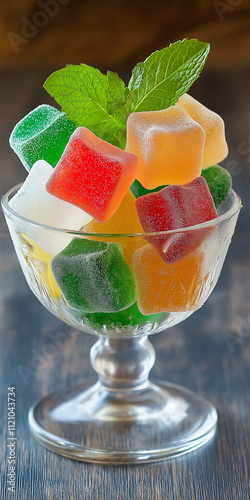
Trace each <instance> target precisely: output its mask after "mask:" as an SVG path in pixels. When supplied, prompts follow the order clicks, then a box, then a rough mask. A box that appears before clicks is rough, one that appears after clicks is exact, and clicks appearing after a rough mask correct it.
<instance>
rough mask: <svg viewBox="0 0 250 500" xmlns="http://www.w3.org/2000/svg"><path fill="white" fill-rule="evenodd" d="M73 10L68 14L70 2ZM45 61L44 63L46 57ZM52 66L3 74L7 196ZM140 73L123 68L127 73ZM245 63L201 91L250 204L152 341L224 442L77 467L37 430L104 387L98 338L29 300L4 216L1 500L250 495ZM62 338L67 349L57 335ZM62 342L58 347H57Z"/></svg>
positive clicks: (207, 81) (249, 110) (238, 498)
mask: <svg viewBox="0 0 250 500" xmlns="http://www.w3.org/2000/svg"><path fill="white" fill-rule="evenodd" d="M65 8H66V7H65ZM38 62H39V61H38ZM51 67H52V63H51V64H50V67H49V68H48V67H44V66H43V67H38V64H37V66H36V67H34V66H33V67H27V68H25V70H24V69H23V68H22V67H20V68H16V67H15V68H14V67H13V68H9V69H2V71H1V79H0V89H1V93H0V109H1V118H2V119H1V122H0V145H1V149H0V152H1V153H0V154H1V163H0V172H1V183H0V190H1V194H3V193H4V192H5V191H6V190H7V189H9V188H10V187H11V186H12V185H13V184H15V183H17V182H19V181H21V180H23V179H24V177H25V171H24V170H23V168H22V166H21V165H20V163H19V161H18V159H17V157H16V156H15V155H14V153H13V152H12V151H11V150H10V149H9V146H8V137H9V134H10V132H11V130H12V128H13V126H14V124H15V123H16V122H17V120H19V119H20V118H21V117H22V116H23V115H24V114H26V113H27V112H28V111H30V110H31V109H32V108H34V107H35V106H36V105H38V104H40V103H43V102H47V103H52V104H53V101H52V100H50V98H49V97H48V96H47V95H46V93H45V91H43V89H42V83H43V82H44V80H45V78H46V77H47V76H48V75H49V73H50V71H51ZM130 70H131V67H129V66H128V65H127V66H126V65H124V66H123V67H122V73H123V75H124V76H125V78H128V76H129V73H130ZM249 79H250V69H249V68H248V67H245V68H238V69H237V71H236V70H235V69H229V68H228V69H224V70H223V71H222V70H221V71H218V69H217V70H215V69H214V70H212V69H210V70H209V71H206V72H204V74H203V75H202V77H201V78H200V80H199V81H198V82H197V83H195V85H194V87H193V90H192V94H193V95H194V96H196V97H197V98H200V100H201V101H202V102H203V103H204V104H206V105H208V106H210V107H211V108H212V109H214V110H216V111H217V112H218V113H220V114H221V115H222V116H223V117H224V119H225V121H226V129H227V138H228V143H229V147H230V155H229V157H228V158H227V159H226V160H225V161H224V163H223V164H224V166H225V167H226V168H229V170H231V171H233V173H234V175H233V183H234V187H235V189H236V191H237V192H238V193H239V194H240V195H241V197H242V200H243V209H242V211H241V214H240V219H239V222H238V225H237V229H236V233H235V236H234V238H233V241H232V244H231V247H230V250H229V253H228V257H227V260H226V262H225V265H224V268H223V271H222V274H221V278H220V281H219V283H218V285H217V287H216V289H215V290H214V292H213V294H212V296H211V297H210V299H209V300H208V302H207V303H206V304H205V305H204V307H203V308H202V309H201V310H199V311H198V312H197V313H195V314H194V315H193V316H191V317H190V318H189V319H188V320H186V321H185V322H184V323H182V324H180V325H178V326H176V327H174V328H172V330H169V331H166V332H163V333H160V334H157V335H155V336H152V337H151V341H152V343H153V344H154V346H155V349H156V353H157V361H156V364H155V366H154V368H153V370H152V378H155V379H162V380H169V381H171V382H175V383H178V384H182V385H185V386H186V387H188V388H190V389H192V390H194V391H196V392H197V393H199V394H200V395H202V396H204V397H205V398H207V399H208V400H210V401H211V402H212V403H213V404H214V405H215V406H216V408H217V410H218V415H219V422H218V432H217V435H216V438H215V439H214V440H213V442H211V443H210V444H208V445H207V446H206V447H204V448H202V449H200V450H198V451H196V452H194V453H192V454H189V455H186V456H183V457H181V458H179V459H177V460H172V461H164V462H161V463H158V464H152V465H138V466H122V467H106V466H95V465H89V464H84V463H81V462H76V461H70V460H68V459H66V458H63V457H60V456H58V455H55V454H53V453H51V452H49V451H47V450H45V448H43V447H42V446H40V445H39V444H38V443H37V442H36V441H35V440H34V439H33V438H32V436H31V435H30V432H29V429H28V423H27V412H28V409H29V407H30V405H31V404H32V403H33V402H34V400H35V399H37V398H40V397H42V396H44V395H46V394H47V393H49V392H52V391H54V390H57V389H58V388H60V387H65V386H66V387H70V386H73V385H74V384H76V383H78V382H79V381H81V380H85V379H88V380H90V381H92V382H93V381H94V380H95V374H94V372H93V371H92V369H91V366H90V362H89V349H90V347H91V345H92V344H93V342H94V341H95V338H94V337H91V336H90V335H87V334H86V335H85V334H82V333H79V334H77V333H76V332H75V331H74V330H72V329H70V328H69V327H67V326H65V325H64V324H63V323H62V322H60V321H59V320H57V318H55V317H54V316H52V315H51V314H50V313H49V312H48V311H47V310H46V309H45V308H44V307H42V306H41V305H40V303H39V302H38V300H37V299H36V298H35V297H34V296H33V295H32V293H31V292H30V290H29V289H28V286H27V284H26V282H25V280H24V277H23V275H22V272H21V270H20V268H19V264H18V262H17V259H16V256H15V254H14V250H13V248H12V244H11V241H10V238H9V235H8V231H7V227H6V225H5V222H4V219H3V216H2V215H0V256H1V257H0V311H1V321H0V357H1V358H0V360H1V363H0V371H1V377H0V387H1V392H0V394H1V397H0V408H1V413H0V415H1V423H2V426H1V447H0V454H1V471H0V475H1V477H0V498H1V499H3V500H5V499H7V500H8V499H12V498H15V499H18V500H28V499H34V500H46V499H53V500H54V499H60V500H61V499H62V500H68V499H69V500H78V499H79V500H80V499H84V500H110V499H112V500H141V499H143V500H160V499H164V500H165V499H171V500H172V499H173V500H183V499H185V500H191V499H192V500H198V499H199V500H204V499H209V500H214V499H216V500H218V499H223V500H224V499H225V500H231V499H235V500H248V499H249V497H250V485H249V459H250V392H249V380H250V308H249V305H250V304H249V303H250V300H249V299H250V293H249V292H250V289H249V282H250V263H249V248H250V234H249V222H250V220H249V218H250V189H249V186H250V121H249V117H250V103H249ZM61 333H63V334H64V339H65V341H64V345H63V346H60V345H56V339H57V338H58V336H59V335H61ZM51 346H54V349H53V351H51V349H52V347H51ZM10 385H15V386H16V394H17V396H16V404H17V414H16V425H17V438H18V439H17V462H16V464H17V488H16V489H17V493H16V495H13V494H11V493H10V494H8V493H7V488H6V481H7V475H6V474H7V470H6V468H7V448H6V444H7V440H6V438H7V431H6V425H7V388H8V386H10Z"/></svg>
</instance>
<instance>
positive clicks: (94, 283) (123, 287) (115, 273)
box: [51, 238, 136, 313]
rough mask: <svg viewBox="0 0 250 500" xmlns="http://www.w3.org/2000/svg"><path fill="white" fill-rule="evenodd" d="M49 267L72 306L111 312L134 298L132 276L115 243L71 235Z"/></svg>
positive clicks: (126, 306)
mask: <svg viewBox="0 0 250 500" xmlns="http://www.w3.org/2000/svg"><path fill="white" fill-rule="evenodd" d="M51 269H52V273H53V276H54V278H55V280H56V283H57V285H58V287H59V288H60V290H61V292H62V295H63V297H64V298H65V301H66V302H67V303H68V304H69V306H70V307H72V308H73V309H76V310H80V311H83V312H88V313H97V312H98V313H99V312H105V313H109V312H112V313H113V312H118V311H122V310H123V309H126V308H128V307H130V306H131V305H132V304H133V303H134V302H135V301H136V291H135V283H134V278H133V275H132V272H131V270H130V268H129V266H128V264H127V263H126V261H125V259H124V257H123V255H122V250H121V247H120V245H119V244H118V243H108V244H107V243H104V242H100V241H90V240H87V239H81V238H74V239H73V240H72V241H71V243H70V244H69V245H68V246H67V247H66V248H65V249H64V250H63V251H62V252H60V253H59V254H58V255H56V256H55V257H54V258H53V259H52V261H51Z"/></svg>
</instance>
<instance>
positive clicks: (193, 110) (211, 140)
mask: <svg viewBox="0 0 250 500" xmlns="http://www.w3.org/2000/svg"><path fill="white" fill-rule="evenodd" d="M179 104H180V105H181V106H182V107H183V108H185V110H186V111H187V112H188V114H189V115H190V116H191V117H192V118H193V120H195V121H196V122H197V123H199V124H200V125H201V126H202V127H203V128H204V130H205V132H206V140H205V146H204V154H203V164H202V168H207V167H211V166H212V165H215V164H216V163H219V162H221V161H222V160H224V158H226V156H227V155H228V147H227V143H226V138H225V125H224V121H223V120H222V118H221V117H220V116H219V115H217V113H214V111H211V110H210V109H208V108H206V107H205V106H203V104H201V103H200V102H198V101H196V99H194V98H193V97H191V96H190V95H188V94H184V95H183V96H181V97H180V98H179V101H178V105H179Z"/></svg>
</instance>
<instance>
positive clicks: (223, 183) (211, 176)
mask: <svg viewBox="0 0 250 500" xmlns="http://www.w3.org/2000/svg"><path fill="white" fill-rule="evenodd" d="M201 175H202V177H204V178H205V179H206V181H207V185H208V187H209V191H210V193H211V195H212V197H213V200H214V204H215V206H216V208H218V207H219V206H220V204H221V203H222V202H223V201H224V200H225V199H226V197H227V194H228V191H229V189H230V187H232V177H231V175H230V173H229V172H228V171H227V170H226V169H225V168H222V167H221V166H220V165H213V166H212V167H208V168H205V169H204V170H202V172H201Z"/></svg>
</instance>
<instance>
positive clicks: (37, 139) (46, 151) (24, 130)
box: [10, 104, 76, 171]
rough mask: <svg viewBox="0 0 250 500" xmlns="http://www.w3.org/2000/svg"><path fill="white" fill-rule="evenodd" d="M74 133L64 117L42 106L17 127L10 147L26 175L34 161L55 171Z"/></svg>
mask: <svg viewBox="0 0 250 500" xmlns="http://www.w3.org/2000/svg"><path fill="white" fill-rule="evenodd" d="M75 129H76V125H75V124H74V123H73V122H72V121H71V120H69V119H68V117H67V115H66V113H63V112H62V111H59V110H58V109H56V108H53V107H52V106H48V105H47V104H42V105H41V106H38V107H37V108H35V109H34V110H33V111H31V112H30V113H29V114H28V115H27V116H25V117H24V118H23V119H22V120H20V122H18V123H17V124H16V126H15V127H14V129H13V131H12V133H11V135H10V146H11V147H12V149H13V150H14V151H15V153H16V154H17V155H18V156H19V158H20V160H21V162H22V163H23V165H24V167H25V168H26V170H28V171H29V170H30V169H31V167H32V166H33V165H34V163H35V162H36V161H37V160H46V161H47V162H48V163H49V164H50V165H51V166H52V167H54V166H55V165H56V164H57V162H58V160H59V158H60V156H61V155H62V153H63V150H64V148H65V146H66V144H67V142H68V140H69V138H70V136H71V134H72V133H73V132H74V130H75Z"/></svg>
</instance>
